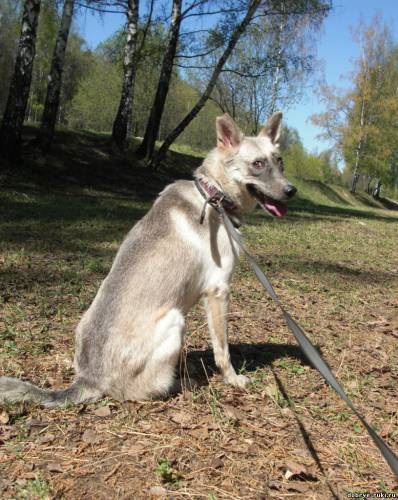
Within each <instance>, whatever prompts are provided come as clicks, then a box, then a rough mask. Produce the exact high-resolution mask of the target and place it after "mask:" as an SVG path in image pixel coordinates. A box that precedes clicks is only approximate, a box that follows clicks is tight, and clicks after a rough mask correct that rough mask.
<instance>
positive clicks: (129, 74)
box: [112, 0, 139, 150]
mask: <svg viewBox="0 0 398 500" xmlns="http://www.w3.org/2000/svg"><path fill="white" fill-rule="evenodd" d="M138 6H139V0H128V10H127V38H126V45H125V46H124V59H123V84H122V93H121V97H120V103H119V108H118V110H117V113H116V117H115V121H114V122H113V129H112V142H113V143H114V144H115V145H116V146H117V147H118V148H119V149H120V150H123V148H124V144H125V141H126V137H127V129H128V123H129V116H130V114H131V107H132V99H133V91H134V80H135V71H136V67H135V62H136V52H137V25H138Z"/></svg>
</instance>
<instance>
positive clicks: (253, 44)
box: [0, 0, 398, 194]
mask: <svg viewBox="0 0 398 500" xmlns="http://www.w3.org/2000/svg"><path fill="white" fill-rule="evenodd" d="M331 8H332V5H331V3H330V2H328V1H325V0H289V1H284V2H280V1H276V0H274V1H271V0H270V1H268V2H262V1H260V0H258V1H257V2H256V1H253V2H247V1H245V0H236V1H233V2H231V1H229V2H225V1H222V0H212V1H208V0H206V1H205V0H195V1H191V2H185V3H184V4H183V2H182V0H180V1H177V0H176V1H174V2H162V1H160V0H159V1H157V0H150V1H139V0H136V1H131V0H84V1H75V0H68V1H65V2H62V1H60V0H41V1H39V0H31V1H25V2H23V1H22V0H4V1H3V2H2V3H1V6H0V46H1V59H0V65H1V67H0V71H1V74H2V78H1V81H0V116H2V117H3V120H2V134H1V152H2V156H3V158H8V160H12V158H13V157H15V156H18V155H19V152H20V150H21V134H22V132H21V131H22V127H23V125H24V124H27V125H31V126H34V127H36V128H37V140H36V141H35V144H34V148H35V149H36V151H37V154H38V155H42V156H43V157H45V155H46V154H47V152H48V150H49V149H50V147H51V142H52V138H53V135H54V130H55V129H56V128H59V129H71V130H91V131H94V132H104V133H109V134H110V135H111V138H110V140H111V141H112V144H113V145H114V147H115V148H116V150H118V151H123V150H124V149H125V148H126V145H127V144H128V142H129V140H130V139H131V138H132V137H137V138H142V143H141V144H140V145H139V146H138V147H136V148H135V150H134V151H133V152H131V150H130V152H129V154H134V155H135V157H136V158H138V159H144V160H145V162H146V164H147V165H148V167H152V168H156V166H157V165H159V164H160V163H161V162H162V160H163V159H164V157H165V154H166V153H167V150H168V149H169V147H170V145H171V144H173V143H178V144H183V145H187V146H189V148H191V149H192V150H194V151H199V152H202V151H207V150H209V149H210V148H211V147H212V146H213V145H214V137H213V134H211V133H209V127H208V124H209V123H213V122H214V119H215V117H216V116H217V115H219V114H222V113H224V112H227V113H229V114H230V115H231V116H232V117H233V118H234V119H235V120H236V121H237V123H238V124H239V125H240V126H241V127H242V130H245V131H246V133H248V134H256V133H257V132H258V130H259V127H260V126H261V124H263V123H264V122H265V121H266V119H267V117H268V116H269V115H270V114H271V113H272V112H274V111H276V110H279V109H280V110H284V111H286V110H287V109H290V108H291V107H294V105H295V103H297V102H299V101H300V99H302V97H303V92H304V89H305V87H306V86H308V85H313V86H316V87H317V89H318V94H317V95H318V98H319V101H320V103H322V104H323V109H325V111H323V112H322V113H320V114H318V115H315V116H312V117H311V119H312V121H313V123H315V124H316V125H317V126H319V127H320V135H322V136H323V137H324V138H326V139H328V140H329V141H330V148H328V149H327V150H324V151H320V152H319V151H307V150H306V149H305V148H304V146H303V144H302V141H301V138H300V134H299V131H297V130H295V129H293V128H290V127H289V124H286V126H285V129H284V136H283V141H282V150H283V152H284V156H285V163H286V168H287V171H288V172H291V173H292V174H293V175H297V176H299V177H302V178H307V179H318V180H323V181H326V182H334V183H338V184H347V185H350V187H351V190H352V191H355V189H356V184H357V183H358V181H360V184H361V186H362V188H364V189H366V190H367V191H368V192H372V190H373V189H374V188H375V187H376V185H377V184H378V183H379V184H380V185H381V183H383V187H384V188H385V189H386V190H387V192H388V193H390V194H392V192H393V191H394V192H395V193H396V190H397V189H398V187H397V183H398V180H397V179H398V177H397V176H398V174H397V172H398V166H397V151H396V148H395V144H396V143H397V140H396V138H397V132H396V126H395V125H394V123H396V120H397V115H398V110H397V99H396V92H397V91H396V89H397V81H398V69H397V57H398V55H397V54H398V50H397V46H396V43H395V41H394V40H393V37H392V34H391V29H390V28H389V27H388V26H387V24H385V23H383V21H382V19H380V18H379V19H377V20H375V21H376V22H372V23H371V26H365V25H363V23H362V25H360V26H358V27H357V28H356V35H355V36H356V39H357V43H358V44H359V46H360V47H362V49H361V50H362V57H361V58H360V60H358V61H356V62H355V65H354V67H353V71H352V75H350V88H349V89H348V90H347V89H337V88H332V87H331V86H328V84H327V82H325V81H321V79H320V75H319V64H318V61H317V52H316V48H317V40H318V37H319V32H320V30H321V29H322V25H323V22H324V20H325V18H326V16H327V15H328V13H329V12H330V9H331ZM115 13H119V14H120V13H122V14H124V15H125V18H126V21H125V26H124V27H123V28H122V29H120V30H119V31H117V32H116V33H115V34H114V35H112V36H111V37H110V38H109V39H107V40H105V41H103V42H102V43H100V44H99V45H98V46H97V47H95V48H94V49H92V48H89V47H88V46H87V43H86V41H85V40H84V37H83V36H82V35H81V34H80V33H79V29H78V28H77V27H76V26H78V24H77V23H76V22H74V18H76V17H77V16H93V15H95V16H100V17H102V18H104V16H112V15H115ZM21 22H22V31H21ZM31 146H32V147H33V145H32V144H30V146H29V147H31Z"/></svg>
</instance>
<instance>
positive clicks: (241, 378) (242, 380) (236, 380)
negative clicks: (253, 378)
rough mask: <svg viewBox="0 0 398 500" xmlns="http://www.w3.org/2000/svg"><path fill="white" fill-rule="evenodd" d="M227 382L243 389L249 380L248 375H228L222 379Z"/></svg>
mask: <svg viewBox="0 0 398 500" xmlns="http://www.w3.org/2000/svg"><path fill="white" fill-rule="evenodd" d="M224 380H225V382H226V383H227V384H230V385H233V386H234V387H240V388H241V389H244V388H245V387H246V386H247V384H248V383H249V382H250V379H249V377H246V376H245V375H234V376H233V377H228V378H226V379H224Z"/></svg>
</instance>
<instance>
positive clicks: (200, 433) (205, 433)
mask: <svg viewBox="0 0 398 500" xmlns="http://www.w3.org/2000/svg"><path fill="white" fill-rule="evenodd" d="M189 434H191V436H194V437H196V438H199V439H207V438H208V437H209V430H208V428H207V427H199V428H198V429H191V430H190V431H189Z"/></svg>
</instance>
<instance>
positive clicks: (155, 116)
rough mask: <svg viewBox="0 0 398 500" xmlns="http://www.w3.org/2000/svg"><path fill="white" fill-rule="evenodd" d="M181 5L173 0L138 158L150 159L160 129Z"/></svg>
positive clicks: (178, 27) (175, 45)
mask: <svg viewBox="0 0 398 500" xmlns="http://www.w3.org/2000/svg"><path fill="white" fill-rule="evenodd" d="M181 5H182V0H173V9H172V20H171V25H170V30H169V41H168V44H167V48H166V51H165V53H164V57H163V62H162V68H161V70H160V76H159V82H158V87H157V90H156V94H155V99H154V101H153V104H152V108H151V113H150V115H149V119H148V123H147V126H146V130H145V134H144V139H143V141H142V143H141V144H140V146H139V148H138V149H137V151H136V156H137V157H138V158H147V159H151V158H152V156H153V152H154V149H155V142H156V139H157V137H158V134H159V130H160V122H161V119H162V115H163V111H164V105H165V103H166V98H167V94H168V92H169V87H170V80H171V75H172V72H173V63H174V58H175V55H176V52H177V43H178V38H179V34H180V26H181V20H182V18H181Z"/></svg>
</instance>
